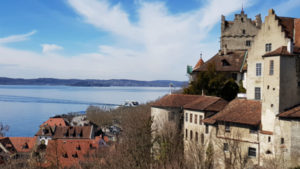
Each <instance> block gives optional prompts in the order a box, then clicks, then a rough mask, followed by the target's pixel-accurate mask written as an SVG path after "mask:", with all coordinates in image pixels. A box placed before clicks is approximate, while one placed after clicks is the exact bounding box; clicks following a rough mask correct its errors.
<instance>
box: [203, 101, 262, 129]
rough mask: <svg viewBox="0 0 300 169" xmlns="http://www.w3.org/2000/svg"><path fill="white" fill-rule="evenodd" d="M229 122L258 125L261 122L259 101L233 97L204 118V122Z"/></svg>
mask: <svg viewBox="0 0 300 169" xmlns="http://www.w3.org/2000/svg"><path fill="white" fill-rule="evenodd" d="M217 121H220V122H231V123H238V124H246V125H253V126H258V125H260V122H261V102H260V101H255V100H246V99H235V100H233V101H231V102H230V103H229V104H228V105H227V106H226V107H225V108H224V109H223V110H222V111H220V112H219V113H217V114H216V115H214V116H212V117H210V118H207V119H205V120H204V122H205V123H209V124H214V123H215V122H217Z"/></svg>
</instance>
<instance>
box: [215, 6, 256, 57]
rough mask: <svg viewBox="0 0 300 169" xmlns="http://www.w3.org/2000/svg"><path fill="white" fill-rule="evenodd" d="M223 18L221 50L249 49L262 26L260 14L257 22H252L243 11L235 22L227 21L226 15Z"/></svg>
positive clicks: (236, 16) (236, 17)
mask: <svg viewBox="0 0 300 169" xmlns="http://www.w3.org/2000/svg"><path fill="white" fill-rule="evenodd" d="M221 18H222V19H221V41H220V49H221V50H222V51H225V52H226V50H228V51H231V50H247V49H249V48H250V47H251V44H252V42H253V39H254V37H255V35H256V34H257V31H258V30H259V29H260V27H261V24H262V21H261V17H260V14H258V15H256V19H255V20H251V19H250V18H248V17H247V14H245V13H244V10H243V9H242V11H241V13H240V14H236V15H235V17H234V20H233V21H227V20H225V16H224V15H222V17H221Z"/></svg>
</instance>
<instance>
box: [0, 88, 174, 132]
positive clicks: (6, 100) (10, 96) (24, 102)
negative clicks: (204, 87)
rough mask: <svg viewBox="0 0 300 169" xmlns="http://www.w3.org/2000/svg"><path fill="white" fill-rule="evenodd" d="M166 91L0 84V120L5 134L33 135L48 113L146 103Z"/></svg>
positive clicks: (52, 114) (48, 115)
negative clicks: (4, 126) (90, 107)
mask: <svg viewBox="0 0 300 169" xmlns="http://www.w3.org/2000/svg"><path fill="white" fill-rule="evenodd" d="M168 92H169V88H164V87H70V86H22V85H17V86H14V85H0V107H1V111H0V122H2V123H3V124H6V125H9V126H10V129H9V131H8V132H7V133H6V135H7V136H33V135H34V134H35V133H36V132H37V130H38V129H39V125H40V124H42V123H43V122H44V121H46V120H47V119H48V118H49V117H51V116H54V115H58V114H63V113H68V112H78V111H85V110H86V109H87V107H88V106H89V105H98V106H102V105H105V104H116V105H120V104H123V103H124V102H125V101H126V100H136V101H139V102H140V103H146V102H148V101H151V100H155V99H157V98H158V97H161V96H163V95H165V94H167V93H168Z"/></svg>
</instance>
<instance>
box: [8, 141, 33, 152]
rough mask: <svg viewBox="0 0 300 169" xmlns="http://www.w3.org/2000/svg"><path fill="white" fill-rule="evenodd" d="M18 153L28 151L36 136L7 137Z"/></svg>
mask: <svg viewBox="0 0 300 169" xmlns="http://www.w3.org/2000/svg"><path fill="white" fill-rule="evenodd" d="M9 139H10V141H11V143H12V145H13V146H14V147H15V149H16V151H17V152H18V153H23V152H30V151H31V150H32V149H33V147H34V146H35V143H36V139H37V138H36V137H9Z"/></svg>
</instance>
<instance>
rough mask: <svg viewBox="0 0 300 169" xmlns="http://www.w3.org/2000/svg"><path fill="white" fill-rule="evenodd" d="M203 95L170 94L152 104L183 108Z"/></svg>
mask: <svg viewBox="0 0 300 169" xmlns="http://www.w3.org/2000/svg"><path fill="white" fill-rule="evenodd" d="M200 97H201V95H187V94H169V95H166V96H164V97H163V98H161V99H159V100H157V101H155V102H154V103H152V104H151V106H153V107H168V108H181V107H183V106H184V105H186V104H188V103H191V102H193V101H195V100H196V99H198V98H200Z"/></svg>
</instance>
